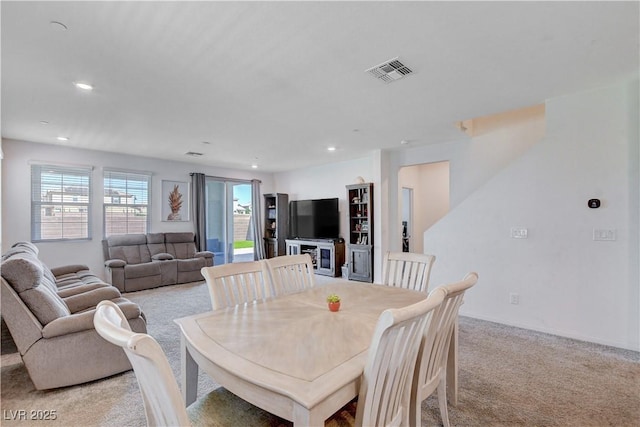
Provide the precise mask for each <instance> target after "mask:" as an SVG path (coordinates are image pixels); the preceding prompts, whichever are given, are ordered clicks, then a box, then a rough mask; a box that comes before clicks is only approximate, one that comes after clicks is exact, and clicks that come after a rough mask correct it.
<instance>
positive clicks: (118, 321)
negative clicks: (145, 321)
mask: <svg viewBox="0 0 640 427" xmlns="http://www.w3.org/2000/svg"><path fill="white" fill-rule="evenodd" d="M93 324H94V326H95V329H96V331H97V332H98V334H100V336H101V337H102V338H104V339H106V340H107V341H109V342H111V343H112V344H115V345H117V346H119V347H122V348H123V349H124V352H125V354H126V355H127V357H128V358H129V361H130V362H131V365H132V366H133V370H134V372H135V374H136V378H137V379H138V385H139V386H140V393H141V394H142V400H143V403H144V411H145V415H146V417H147V425H149V426H178V425H179V426H189V425H191V424H190V421H189V416H188V414H187V410H186V408H185V404H184V400H183V399H182V395H181V394H180V389H179V388H178V384H177V383H176V380H175V378H174V376H173V371H172V370H171V366H170V365H169V362H168V361H167V357H166V356H165V354H164V352H163V351H162V348H161V347H160V345H159V344H158V342H157V341H156V340H155V339H154V338H153V337H152V336H150V335H147V334H142V333H136V332H132V331H131V328H130V327H129V324H128V323H127V319H126V318H125V316H124V315H123V314H122V311H121V310H120V308H119V307H118V306H117V305H116V304H114V303H113V302H112V301H109V300H105V301H102V302H100V303H99V304H98V306H97V308H96V312H95V315H94V317H93Z"/></svg>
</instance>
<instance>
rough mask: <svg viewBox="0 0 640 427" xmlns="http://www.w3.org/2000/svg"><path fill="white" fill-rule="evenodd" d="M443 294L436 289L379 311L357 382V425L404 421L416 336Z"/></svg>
mask: <svg viewBox="0 0 640 427" xmlns="http://www.w3.org/2000/svg"><path fill="white" fill-rule="evenodd" d="M444 296H445V292H444V290H440V291H438V292H433V293H432V294H431V295H429V296H428V297H427V298H425V299H424V300H422V301H420V302H418V303H415V304H412V305H409V306H406V307H403V308H397V309H387V310H385V311H383V312H382V314H381V315H380V317H379V318H378V322H377V324H376V329H375V332H374V334H373V338H372V340H371V346H370V347H369V355H368V359H367V363H366V366H365V369H364V374H363V377H362V383H361V386H360V393H359V396H358V405H357V408H356V419H355V424H356V425H357V426H400V425H408V423H409V415H410V414H409V409H410V407H409V405H410V397H411V381H412V379H413V372H414V369H415V365H416V359H417V356H418V349H419V346H420V338H421V337H422V335H423V334H424V329H425V326H426V325H427V323H428V322H429V320H430V317H431V315H432V313H433V312H434V311H435V310H436V309H437V308H438V307H439V306H440V304H441V303H442V301H443V299H444Z"/></svg>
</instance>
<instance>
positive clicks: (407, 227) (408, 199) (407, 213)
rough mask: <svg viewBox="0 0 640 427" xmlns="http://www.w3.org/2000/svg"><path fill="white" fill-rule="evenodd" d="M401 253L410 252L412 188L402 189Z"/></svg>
mask: <svg viewBox="0 0 640 427" xmlns="http://www.w3.org/2000/svg"><path fill="white" fill-rule="evenodd" d="M400 220H401V222H402V252H410V251H411V246H412V245H411V235H412V233H411V230H412V227H413V188H409V187H402V216H401V217H400Z"/></svg>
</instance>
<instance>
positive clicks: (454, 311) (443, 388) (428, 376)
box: [410, 273, 478, 427]
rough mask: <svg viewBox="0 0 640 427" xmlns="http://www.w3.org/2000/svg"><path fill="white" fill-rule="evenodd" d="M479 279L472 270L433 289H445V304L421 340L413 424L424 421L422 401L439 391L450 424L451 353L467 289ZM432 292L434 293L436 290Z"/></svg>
mask: <svg viewBox="0 0 640 427" xmlns="http://www.w3.org/2000/svg"><path fill="white" fill-rule="evenodd" d="M477 281H478V274H477V273H469V274H467V275H466V276H465V277H464V279H463V280H462V281H460V282H456V283H452V284H448V285H442V286H439V287H437V288H436V289H434V290H433V292H440V291H442V290H443V291H444V292H445V294H446V296H445V298H444V301H443V303H442V305H441V306H440V307H439V308H438V310H436V311H435V312H434V314H433V318H432V319H431V322H430V324H429V326H428V327H427V328H425V332H424V336H423V338H422V341H421V343H420V351H419V354H418V362H417V365H416V369H415V374H414V378H413V385H412V388H411V411H410V412H411V420H410V425H411V426H412V427H417V426H420V425H421V419H422V411H421V405H422V401H423V400H424V399H426V398H427V397H429V396H431V395H432V394H433V393H434V392H435V391H436V390H437V392H438V403H439V406H440V416H441V417H442V424H443V425H444V426H445V427H449V412H448V409H447V357H448V354H449V345H450V343H451V340H452V337H453V334H454V329H455V325H456V323H457V321H458V311H459V309H460V305H462V302H463V298H464V294H465V292H466V291H467V290H468V289H469V288H471V287H472V286H474V285H475V284H476V283H477ZM433 292H432V293H433Z"/></svg>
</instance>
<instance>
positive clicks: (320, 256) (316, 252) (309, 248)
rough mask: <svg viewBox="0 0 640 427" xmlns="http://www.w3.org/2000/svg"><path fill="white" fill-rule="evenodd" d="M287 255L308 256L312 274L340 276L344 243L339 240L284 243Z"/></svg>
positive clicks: (295, 240) (290, 241) (288, 241)
mask: <svg viewBox="0 0 640 427" xmlns="http://www.w3.org/2000/svg"><path fill="white" fill-rule="evenodd" d="M286 244H287V255H299V254H309V255H310V256H311V261H312V262H313V269H314V273H316V274H322V275H324V276H331V277H336V276H340V275H341V274H342V271H341V267H342V264H344V242H343V241H342V239H340V240H300V239H290V240H287V241H286Z"/></svg>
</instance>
